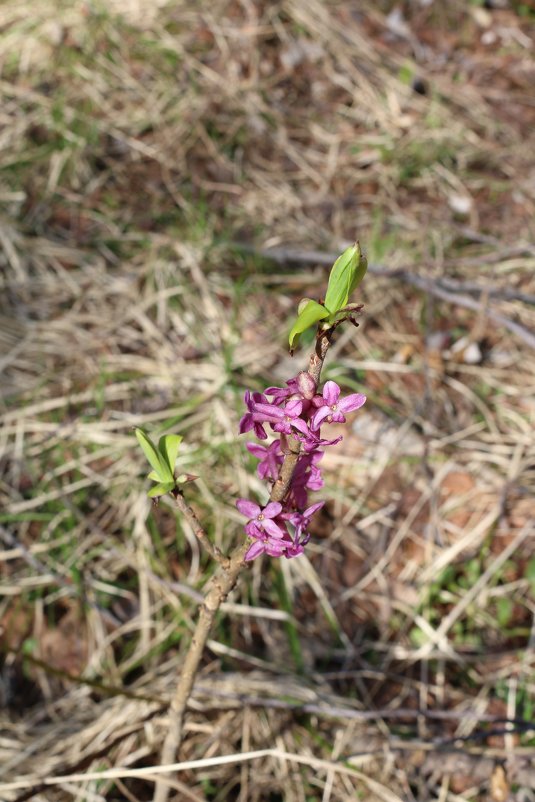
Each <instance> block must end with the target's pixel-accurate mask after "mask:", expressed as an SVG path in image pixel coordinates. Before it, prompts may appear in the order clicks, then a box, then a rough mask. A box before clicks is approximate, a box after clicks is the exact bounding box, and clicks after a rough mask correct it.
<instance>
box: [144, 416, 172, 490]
mask: <svg viewBox="0 0 535 802" xmlns="http://www.w3.org/2000/svg"><path fill="white" fill-rule="evenodd" d="M135 431H136V437H137V441H138V443H139V445H140V446H141V449H142V451H143V453H144V454H145V456H146V458H147V460H148V462H149V465H150V466H151V468H154V471H155V473H156V475H157V477H158V479H159V481H160V482H174V479H173V474H172V472H171V471H170V470H169V466H168V464H167V460H166V459H165V458H164V457H162V456H161V454H160V452H159V451H158V449H157V448H156V446H155V445H154V443H153V442H152V440H151V439H150V437H149V436H148V435H147V434H146V433H145V432H144V431H143V429H139V428H137V427H136V430H135ZM151 478H152V477H151Z"/></svg>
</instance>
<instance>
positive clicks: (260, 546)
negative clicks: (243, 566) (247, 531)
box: [243, 540, 266, 561]
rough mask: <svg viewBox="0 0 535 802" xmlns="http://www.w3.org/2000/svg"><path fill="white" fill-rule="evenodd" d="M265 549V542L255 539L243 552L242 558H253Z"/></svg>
mask: <svg viewBox="0 0 535 802" xmlns="http://www.w3.org/2000/svg"><path fill="white" fill-rule="evenodd" d="M265 550H266V544H265V543H263V542H262V541H261V540H257V541H256V543H252V544H251V545H250V546H249V548H248V549H247V551H246V553H245V557H244V558H243V559H244V560H247V561H249V560H254V559H255V557H259V556H260V555H261V554H263V553H264V552H265Z"/></svg>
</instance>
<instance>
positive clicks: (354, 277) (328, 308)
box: [288, 242, 368, 350]
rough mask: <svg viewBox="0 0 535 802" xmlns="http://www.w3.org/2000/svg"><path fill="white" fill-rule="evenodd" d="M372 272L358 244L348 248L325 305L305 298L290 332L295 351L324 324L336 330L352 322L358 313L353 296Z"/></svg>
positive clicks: (332, 277) (335, 267) (338, 262)
mask: <svg viewBox="0 0 535 802" xmlns="http://www.w3.org/2000/svg"><path fill="white" fill-rule="evenodd" d="M367 269H368V262H367V260H366V258H365V257H364V256H363V255H362V253H361V251H360V247H359V244H358V242H356V243H355V244H354V245H351V246H350V247H349V248H347V249H346V250H345V251H344V252H343V254H341V256H339V257H338V259H337V260H336V262H335V263H334V265H333V266H332V269H331V273H330V275H329V284H328V287H327V294H326V296H325V301H324V303H323V304H321V303H318V302H317V301H313V300H311V299H310V298H303V299H302V300H301V303H300V304H299V307H298V310H297V320H296V321H295V323H294V325H293V326H292V329H291V331H290V334H289V337H288V340H289V343H290V348H291V349H292V350H293V348H294V346H295V345H297V341H298V339H299V335H300V334H302V333H303V332H304V331H306V330H307V329H309V328H310V327H311V326H314V325H315V324H316V323H318V322H319V321H320V320H321V321H323V322H322V324H321V329H322V330H323V331H325V330H326V329H329V328H333V327H334V326H337V325H338V324H339V323H341V322H342V320H347V319H349V320H351V319H352V315H353V314H354V313H355V312H356V311H358V307H357V306H356V305H355V304H349V303H348V302H349V297H350V295H351V293H352V292H353V291H354V290H355V289H356V288H357V287H358V285H359V284H360V282H361V281H362V279H363V278H364V276H365V274H366V270H367Z"/></svg>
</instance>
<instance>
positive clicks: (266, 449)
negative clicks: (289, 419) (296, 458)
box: [245, 440, 284, 480]
mask: <svg viewBox="0 0 535 802" xmlns="http://www.w3.org/2000/svg"><path fill="white" fill-rule="evenodd" d="M245 447H246V449H247V451H249V452H250V453H251V454H252V455H253V456H254V457H257V459H259V460H260V464H259V466H258V468H257V471H258V475H259V477H260V478H261V479H273V480H275V479H276V478H277V476H278V475H279V468H280V466H281V465H282V461H283V459H284V456H283V453H282V450H281V444H280V440H274V441H273V442H272V443H271V445H269V446H263V445H261V444H260V443H247V444H246V446H245Z"/></svg>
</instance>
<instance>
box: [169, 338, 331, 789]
mask: <svg viewBox="0 0 535 802" xmlns="http://www.w3.org/2000/svg"><path fill="white" fill-rule="evenodd" d="M331 336H332V330H331V329H329V330H328V331H326V332H323V333H322V334H321V335H320V336H319V337H318V339H317V341H316V348H315V350H314V352H313V353H312V354H311V356H310V360H309V365H308V372H309V373H310V375H311V376H312V378H313V379H314V381H315V382H316V384H318V383H319V380H320V376H321V370H322V367H323V362H324V360H325V356H326V354H327V351H328V349H329V345H330V342H331ZM300 449H301V444H300V443H299V442H298V441H296V440H290V453H288V454H286V455H285V457H284V462H283V463H282V465H281V469H280V472H279V476H278V478H277V480H276V481H275V483H274V485H273V488H272V490H271V493H270V497H269V499H270V501H282V500H283V499H284V497H285V496H286V493H287V492H288V490H289V487H290V483H291V481H292V476H293V473H294V470H295V466H296V465H297V460H298V458H299V453H300ZM175 500H176V503H177V505H178V507H179V509H180V510H181V512H182V513H183V514H184V516H185V517H186V519H187V520H188V521H189V522H190V524H191V525H192V527H193V531H194V533H195V535H196V536H197V538H198V539H199V542H200V543H201V544H202V545H203V546H204V547H205V548H207V544H209V541H208V538H207V535H206V532H205V531H204V529H203V527H202V525H201V523H200V522H199V520H198V518H197V516H196V515H195V513H194V511H193V510H192V509H191V507H189V505H188V504H187V503H186V501H185V500H184V498H183V496H182V495H181V494H178V495H176V496H175ZM249 545H250V544H249V543H248V542H247V541H245V543H242V544H241V545H240V546H238V548H236V549H235V551H234V552H233V553H232V554H231V556H230V557H228V558H225V557H224V556H223V555H222V554H221V552H219V550H217V553H216V552H214V550H213V547H212V546H211V544H210V545H209V548H207V551H208V553H209V554H210V555H211V556H212V557H214V559H216V560H217V562H218V563H219V566H220V568H219V571H218V572H217V574H215V575H214V576H213V578H212V579H211V580H210V582H209V583H208V585H207V588H206V594H205V597H204V602H203V604H202V605H201V608H200V612H199V620H198V622H197V626H196V628H195V632H194V633H193V637H192V639H191V643H190V646H189V649H188V653H187V654H186V659H185V661H184V665H183V668H182V671H181V673H180V676H179V678H178V683H177V686H176V689H175V694H174V696H173V699H172V700H171V704H170V706H169V729H168V731H167V735H166V737H165V741H164V744H163V747H162V753H161V756H160V765H161V766H165V765H168V764H170V763H173V762H174V761H175V759H176V754H177V750H178V749H179V747H180V744H181V742H182V737H183V733H184V718H185V713H186V707H187V704H188V699H189V697H190V695H191V691H192V688H193V683H194V682H195V677H196V675H197V671H198V668H199V664H200V662H201V658H202V655H203V652H204V647H205V646H206V641H207V640H208V636H209V634H210V630H211V629H212V625H213V623H214V620H215V617H216V615H217V612H218V610H219V608H220V607H221V604H222V603H223V602H224V601H225V599H226V597H227V596H228V594H229V593H230V591H231V590H232V588H233V587H234V585H235V584H236V580H237V579H238V575H239V573H240V571H241V570H242V568H244V567H245V565H246V563H245V561H244V557H245V554H246V552H247V550H248V548H249ZM168 796H169V786H168V785H167V784H165V783H163V782H157V783H156V788H155V792H154V802H167V799H168Z"/></svg>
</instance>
